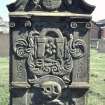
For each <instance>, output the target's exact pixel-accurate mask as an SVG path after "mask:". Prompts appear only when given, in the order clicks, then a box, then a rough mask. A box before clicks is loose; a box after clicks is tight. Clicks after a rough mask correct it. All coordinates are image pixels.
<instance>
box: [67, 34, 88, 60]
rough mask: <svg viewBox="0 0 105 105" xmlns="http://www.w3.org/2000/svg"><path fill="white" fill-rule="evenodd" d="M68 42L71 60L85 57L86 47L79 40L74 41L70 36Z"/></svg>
mask: <svg viewBox="0 0 105 105" xmlns="http://www.w3.org/2000/svg"><path fill="white" fill-rule="evenodd" d="M70 40H71V41H70V42H69V45H70V46H69V49H70V54H71V55H72V57H73V58H81V57H83V56H85V55H86V53H87V46H86V43H85V42H84V41H83V40H81V39H77V40H74V38H73V35H72V34H70Z"/></svg>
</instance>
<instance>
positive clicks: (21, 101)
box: [8, 0, 94, 105]
mask: <svg viewBox="0 0 105 105" xmlns="http://www.w3.org/2000/svg"><path fill="white" fill-rule="evenodd" d="M8 9H9V11H10V105H85V104H86V93H87V91H88V89H89V57H90V55H89V54H90V51H89V49H90V39H89V37H90V36H89V34H88V31H89V29H90V28H91V24H90V21H91V16H90V14H91V13H92V11H93V10H94V7H93V6H91V5H88V4H86V3H85V2H84V1H83V0H78V1H77V0H65V1H64V0H17V1H16V2H15V3H13V4H11V5H9V6H8Z"/></svg>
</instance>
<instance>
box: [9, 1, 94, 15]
mask: <svg viewBox="0 0 105 105" xmlns="http://www.w3.org/2000/svg"><path fill="white" fill-rule="evenodd" d="M94 9H95V6H92V5H89V4H88V3H86V2H85V1H84V0H17V1H16V2H15V3H12V4H10V5H8V10H9V11H10V12H14V11H48V12H49V11H50V12H52V11H58V12H65V11H68V12H73V13H79V14H91V13H92V12H93V10H94Z"/></svg>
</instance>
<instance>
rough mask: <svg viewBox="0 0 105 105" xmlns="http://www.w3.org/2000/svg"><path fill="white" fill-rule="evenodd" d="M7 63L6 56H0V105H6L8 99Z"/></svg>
mask: <svg viewBox="0 0 105 105" xmlns="http://www.w3.org/2000/svg"><path fill="white" fill-rule="evenodd" d="M8 63H9V61H8V58H0V105H8V100H9V98H8V97H9V88H8V87H9V83H8V80H9V78H8V74H9V70H8V67H9V64H8Z"/></svg>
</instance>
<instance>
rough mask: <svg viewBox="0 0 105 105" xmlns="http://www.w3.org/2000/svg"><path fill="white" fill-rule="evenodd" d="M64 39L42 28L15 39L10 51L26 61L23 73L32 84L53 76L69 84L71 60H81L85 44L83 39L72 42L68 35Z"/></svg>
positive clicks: (52, 30)
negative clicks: (44, 77) (39, 78)
mask: <svg viewBox="0 0 105 105" xmlns="http://www.w3.org/2000/svg"><path fill="white" fill-rule="evenodd" d="M69 36H70V38H69V40H67V38H66V37H64V36H63V34H62V32H61V30H60V29H55V28H44V29H42V31H41V32H38V31H37V30H35V31H31V32H28V35H27V36H26V37H25V38H18V39H17V40H16V42H15V46H14V52H15V54H16V56H17V57H19V58H21V59H26V63H27V65H28V66H27V70H28V71H29V73H30V74H31V78H33V81H31V80H30V78H29V81H31V82H33V83H35V81H36V80H37V78H38V77H41V76H44V75H49V74H51V75H55V76H58V77H62V79H63V81H64V82H65V83H66V84H69V83H70V81H71V79H70V73H71V72H72V69H73V59H74V58H76V59H77V58H78V59H79V58H81V57H83V56H84V55H85V54H86V44H85V42H84V41H83V40H80V39H77V40H74V39H73V35H72V34H70V35H69Z"/></svg>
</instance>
